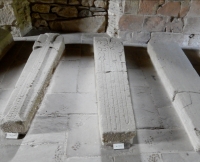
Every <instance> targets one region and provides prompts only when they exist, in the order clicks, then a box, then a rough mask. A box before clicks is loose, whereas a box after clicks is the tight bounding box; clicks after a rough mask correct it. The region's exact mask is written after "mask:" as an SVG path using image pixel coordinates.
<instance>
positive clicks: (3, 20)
mask: <svg viewBox="0 0 200 162" xmlns="http://www.w3.org/2000/svg"><path fill="white" fill-rule="evenodd" d="M0 27H2V28H4V29H7V30H9V31H11V34H12V35H13V36H23V35H25V34H26V33H27V32H29V31H30V29H31V28H32V25H31V18H30V8H29V2H28V1H27V0H0Z"/></svg>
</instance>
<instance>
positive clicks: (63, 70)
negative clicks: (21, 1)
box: [0, 34, 200, 162]
mask: <svg viewBox="0 0 200 162" xmlns="http://www.w3.org/2000/svg"><path fill="white" fill-rule="evenodd" d="M65 43H66V44H67V45H66V50H65V53H64V55H63V57H62V59H61V60H60V63H59V65H58V67H57V69H56V70H55V72H54V75H53V77H52V80H51V82H50V85H49V87H48V89H47V92H46V95H45V97H44V99H43V102H42V104H41V106H40V108H39V109H38V112H37V114H36V116H35V118H34V120H33V123H32V125H31V128H30V130H29V131H28V133H27V134H26V136H25V137H20V138H21V139H19V140H7V139H5V134H4V133H3V132H0V162H21V161H29V162H183V161H185V162H200V154H199V153H196V152H194V151H193V148H192V145H191V144H190V141H189V139H188V137H187V134H186V132H185V131H184V128H183V126H182V124H181V123H180V121H179V118H178V116H177V115H176V112H175V110H174V108H173V106H172V104H171V102H170V100H169V98H168V97H167V94H166V92H165V90H164V88H163V85H162V83H161V82H160V79H159V78H158V76H157V73H156V71H155V69H154V68H153V65H152V63H151V61H150V58H149V56H148V54H147V52H146V48H142V47H140V48H137V47H131V46H126V47H125V53H126V61H127V67H128V75H129V82H130V88H131V94H132V102H133V111H134V113H135V118H136V126H137V136H136V138H135V140H134V145H133V146H132V147H131V148H130V149H125V150H120V151H119V150H118V151H116V150H113V149H112V148H111V147H105V146H102V145H101V141H100V135H99V124H98V113H97V112H98V111H97V101H96V93H95V76H94V54H93V47H92V45H91V44H92V36H90V35H80V34H76V35H73V34H69V35H66V36H65ZM32 45H33V42H16V44H15V46H14V47H13V48H12V49H11V50H10V51H9V53H8V54H7V55H6V57H4V59H3V60H1V61H0V118H1V117H2V113H3V111H4V107H5V105H6V102H7V100H8V98H9V96H10V94H11V92H12V90H13V88H14V86H15V84H16V81H17V79H18V78H19V76H20V73H21V71H22V69H23V67H24V65H25V63H26V61H27V59H28V57H29V54H30V53H31V50H32ZM186 53H187V55H188V57H189V58H190V60H191V61H192V63H193V64H194V67H195V69H196V70H197V71H200V70H199V69H200V68H199V67H200V66H199V65H200V58H198V55H197V51H191V50H187V51H186Z"/></svg>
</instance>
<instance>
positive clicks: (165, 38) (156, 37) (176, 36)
mask: <svg viewBox="0 0 200 162" xmlns="http://www.w3.org/2000/svg"><path fill="white" fill-rule="evenodd" d="M151 41H153V42H163V43H168V42H176V43H178V44H179V46H181V47H184V46H188V42H189V35H184V34H180V33H163V32H155V33H152V34H151Z"/></svg>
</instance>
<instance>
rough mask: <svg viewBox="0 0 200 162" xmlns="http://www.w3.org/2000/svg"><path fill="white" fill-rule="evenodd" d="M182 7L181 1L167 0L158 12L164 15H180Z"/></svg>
mask: <svg viewBox="0 0 200 162" xmlns="http://www.w3.org/2000/svg"><path fill="white" fill-rule="evenodd" d="M180 9H181V2H177V1H174V2H172V1H169V2H166V3H165V4H164V5H163V6H162V7H160V8H159V9H158V11H157V13H158V14H160V15H163V16H173V17H178V14H179V12H180Z"/></svg>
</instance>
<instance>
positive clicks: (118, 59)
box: [94, 38, 136, 145]
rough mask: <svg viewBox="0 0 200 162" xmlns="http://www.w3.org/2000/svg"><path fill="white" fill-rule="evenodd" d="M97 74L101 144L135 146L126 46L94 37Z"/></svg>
mask: <svg viewBox="0 0 200 162" xmlns="http://www.w3.org/2000/svg"><path fill="white" fill-rule="evenodd" d="M94 53H95V74H96V86H97V100H98V108H99V121H100V133H101V138H102V143H103V144H105V145H109V144H113V143H118V142H122V143H129V144H132V142H133V138H134V137H135V135H136V127H135V119H134V114H133V109H132V103H131V94H130V88H129V83H128V76H127V69H126V64H125V55H124V49H123V44H122V43H121V42H120V41H118V40H117V39H110V38H94Z"/></svg>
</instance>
